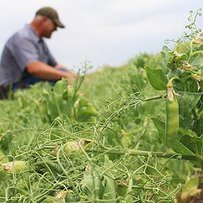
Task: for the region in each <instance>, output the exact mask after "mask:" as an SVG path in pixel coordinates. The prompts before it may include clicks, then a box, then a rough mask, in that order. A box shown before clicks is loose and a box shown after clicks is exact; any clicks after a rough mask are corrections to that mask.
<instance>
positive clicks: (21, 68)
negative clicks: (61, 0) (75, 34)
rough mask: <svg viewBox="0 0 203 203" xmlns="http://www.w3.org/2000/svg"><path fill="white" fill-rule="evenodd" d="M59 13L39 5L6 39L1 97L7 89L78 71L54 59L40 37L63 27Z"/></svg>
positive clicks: (70, 77) (72, 76) (71, 76)
mask: <svg viewBox="0 0 203 203" xmlns="http://www.w3.org/2000/svg"><path fill="white" fill-rule="evenodd" d="M64 27H65V26H64V25H63V24H62V23H61V21H60V19H59V16H58V13H57V12H56V10H54V9H53V8H51V7H44V8H41V9H40V10H38V11H37V12H36V15H35V18H34V20H33V21H32V22H31V23H30V24H28V25H26V26H25V27H24V28H23V29H21V30H20V31H18V32H17V33H15V34H14V35H13V36H11V37H10V39H9V40H8V41H7V43H6V45H5V47H4V49H3V53H2V57H1V63H0V99H3V98H7V97H8V92H9V90H10V89H11V90H16V89H18V88H26V87H29V85H32V84H34V83H36V82H39V81H51V82H55V81H57V80H59V79H61V78H67V80H68V81H69V82H71V81H72V80H74V79H75V78H76V77H77V75H76V74H75V73H73V72H71V71H68V70H66V69H64V68H63V67H62V66H61V65H59V64H58V63H57V61H56V60H55V58H54V57H53V55H52V54H51V52H50V50H49V49H48V47H47V45H46V43H45V41H44V40H43V38H51V36H52V33H53V32H54V31H56V30H57V28H64Z"/></svg>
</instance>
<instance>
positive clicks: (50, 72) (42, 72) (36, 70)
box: [26, 61, 77, 83]
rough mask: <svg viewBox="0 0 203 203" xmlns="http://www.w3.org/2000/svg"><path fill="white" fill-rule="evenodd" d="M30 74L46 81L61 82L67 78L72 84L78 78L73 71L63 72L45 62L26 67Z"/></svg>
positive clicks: (36, 62)
mask: <svg viewBox="0 0 203 203" xmlns="http://www.w3.org/2000/svg"><path fill="white" fill-rule="evenodd" d="M26 69H27V71H28V73H30V74H32V75H35V76H37V77H39V78H41V79H44V80H59V79H61V78H66V79H67V80H68V81H69V82H70V83H71V82H72V81H73V80H74V79H76V78H77V74H75V73H73V72H71V71H67V72H65V71H61V70H59V69H55V68H53V67H51V66H49V65H47V64H45V63H43V62H39V61H35V62H32V63H30V64H28V65H27V66H26Z"/></svg>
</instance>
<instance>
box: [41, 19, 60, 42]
mask: <svg viewBox="0 0 203 203" xmlns="http://www.w3.org/2000/svg"><path fill="white" fill-rule="evenodd" d="M56 30H57V26H56V25H55V23H54V22H53V21H52V20H50V19H49V18H47V17H44V18H43V20H42V23H41V35H42V36H43V37H45V38H51V35H52V33H53V32H54V31H56Z"/></svg>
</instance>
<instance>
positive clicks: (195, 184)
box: [182, 177, 199, 192]
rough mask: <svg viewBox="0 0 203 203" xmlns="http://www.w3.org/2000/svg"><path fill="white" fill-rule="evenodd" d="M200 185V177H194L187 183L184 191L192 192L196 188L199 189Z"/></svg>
mask: <svg viewBox="0 0 203 203" xmlns="http://www.w3.org/2000/svg"><path fill="white" fill-rule="evenodd" d="M198 186H199V178H198V177H193V178H191V179H190V180H189V181H188V182H187V183H186V185H185V186H184V187H183V190H182V191H183V192H190V191H192V190H194V189H197V188H198Z"/></svg>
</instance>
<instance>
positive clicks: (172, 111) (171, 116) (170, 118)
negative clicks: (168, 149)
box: [165, 78, 179, 146]
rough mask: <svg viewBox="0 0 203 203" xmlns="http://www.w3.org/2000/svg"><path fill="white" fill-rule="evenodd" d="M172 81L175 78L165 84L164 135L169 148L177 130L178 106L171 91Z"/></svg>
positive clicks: (173, 92) (172, 90) (175, 137)
mask: <svg viewBox="0 0 203 203" xmlns="http://www.w3.org/2000/svg"><path fill="white" fill-rule="evenodd" d="M173 79H175V78H172V79H170V80H169V82H168V84H167V98H166V126H165V135H166V141H167V144H168V146H171V145H172V144H173V141H174V140H175V139H177V133H178V129H179V105H178V100H177V97H176V94H175V91H174V89H173V84H172V80H173Z"/></svg>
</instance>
